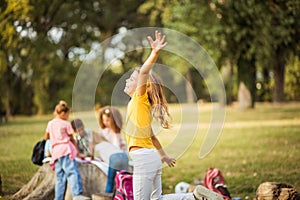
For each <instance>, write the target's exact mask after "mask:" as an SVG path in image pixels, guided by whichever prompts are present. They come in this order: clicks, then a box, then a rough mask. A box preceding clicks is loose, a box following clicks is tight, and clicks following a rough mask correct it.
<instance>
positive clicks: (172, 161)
mask: <svg viewBox="0 0 300 200" xmlns="http://www.w3.org/2000/svg"><path fill="white" fill-rule="evenodd" d="M151 139H152V143H153V145H154V147H155V148H156V149H157V151H158V153H159V155H160V157H161V161H162V162H166V163H167V164H168V166H169V167H174V166H175V164H176V160H175V159H174V158H171V157H169V156H168V155H167V154H166V153H165V151H164V149H163V148H162V146H161V144H160V142H159V140H158V139H157V137H156V136H155V135H153V134H152V137H151Z"/></svg>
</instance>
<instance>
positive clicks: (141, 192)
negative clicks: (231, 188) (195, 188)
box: [129, 148, 195, 200]
mask: <svg viewBox="0 0 300 200" xmlns="http://www.w3.org/2000/svg"><path fill="white" fill-rule="evenodd" d="M129 155H130V157H131V158H132V160H133V193H134V199H151V200H158V199H159V200H195V198H194V196H193V194H192V193H181V194H167V195H162V186H161V174H162V163H161V159H160V156H159V154H158V153H157V151H156V150H155V149H146V148H143V149H138V150H135V151H132V152H130V153H129Z"/></svg>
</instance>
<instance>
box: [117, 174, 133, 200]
mask: <svg viewBox="0 0 300 200" xmlns="http://www.w3.org/2000/svg"><path fill="white" fill-rule="evenodd" d="M115 182H116V191H115V194H114V198H113V199H114V200H133V187H132V174H131V173H129V172H128V171H126V170H120V171H119V172H117V174H116V177H115Z"/></svg>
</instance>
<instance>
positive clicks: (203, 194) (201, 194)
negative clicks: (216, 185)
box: [193, 185, 224, 200]
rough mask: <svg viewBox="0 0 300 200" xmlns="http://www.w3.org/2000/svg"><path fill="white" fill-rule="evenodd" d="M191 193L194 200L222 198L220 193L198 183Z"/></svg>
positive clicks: (220, 199) (217, 199)
mask: <svg viewBox="0 0 300 200" xmlns="http://www.w3.org/2000/svg"><path fill="white" fill-rule="evenodd" d="M193 194H194V197H195V199H196V200H224V199H223V197H222V196H221V195H219V194H218V193H216V192H214V191H212V190H210V189H208V188H206V187H204V186H202V185H198V186H197V187H196V188H195V190H194V192H193Z"/></svg>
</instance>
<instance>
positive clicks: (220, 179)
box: [204, 168, 231, 200]
mask: <svg viewBox="0 0 300 200" xmlns="http://www.w3.org/2000/svg"><path fill="white" fill-rule="evenodd" d="M204 186H205V187H207V188H208V189H210V190H212V191H214V192H216V193H218V194H220V195H222V196H223V199H224V200H230V199H231V196H230V193H229V191H228V189H227V187H226V185H225V181H224V176H223V174H222V173H221V171H220V170H219V169H217V168H209V169H208V170H207V172H206V173H205V177H204Z"/></svg>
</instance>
